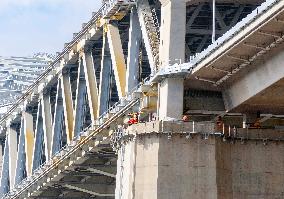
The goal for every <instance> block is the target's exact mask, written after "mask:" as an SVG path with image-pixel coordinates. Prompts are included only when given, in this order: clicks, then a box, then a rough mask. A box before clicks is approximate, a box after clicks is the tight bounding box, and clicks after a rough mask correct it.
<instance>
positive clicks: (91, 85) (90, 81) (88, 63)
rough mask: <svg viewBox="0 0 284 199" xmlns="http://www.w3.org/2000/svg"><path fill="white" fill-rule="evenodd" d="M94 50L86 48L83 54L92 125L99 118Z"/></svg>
mask: <svg viewBox="0 0 284 199" xmlns="http://www.w3.org/2000/svg"><path fill="white" fill-rule="evenodd" d="M91 50H92V49H91V48H90V47H86V48H85V49H84V52H83V53H82V60H83V67H84V71H85V73H84V74H85V79H86V86H87V93H88V101H89V107H90V113H91V119H92V123H95V121H96V119H97V118H98V87H97V79H96V74H95V67H94V61H93V55H92V51H91Z"/></svg>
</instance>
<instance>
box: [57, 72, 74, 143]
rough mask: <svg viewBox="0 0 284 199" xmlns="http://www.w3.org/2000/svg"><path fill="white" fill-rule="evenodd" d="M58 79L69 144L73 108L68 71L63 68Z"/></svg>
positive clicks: (72, 135)
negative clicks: (60, 86) (60, 85)
mask: <svg viewBox="0 0 284 199" xmlns="http://www.w3.org/2000/svg"><path fill="white" fill-rule="evenodd" d="M60 80H61V84H62V98H63V107H64V115H65V126H66V135H67V143H68V144H69V143H70V142H71V140H72V139H73V137H74V132H73V121H74V110H73V100H72V90H71V84H70V73H69V71H66V70H64V69H63V71H62V76H61V77H60Z"/></svg>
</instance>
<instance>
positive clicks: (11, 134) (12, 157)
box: [7, 126, 18, 188]
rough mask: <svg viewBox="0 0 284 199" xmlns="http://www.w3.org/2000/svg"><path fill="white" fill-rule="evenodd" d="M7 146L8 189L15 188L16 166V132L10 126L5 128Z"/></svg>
mask: <svg viewBox="0 0 284 199" xmlns="http://www.w3.org/2000/svg"><path fill="white" fill-rule="evenodd" d="M7 136H8V145H9V182H10V188H14V186H15V174H16V164H17V145H18V143H17V140H18V138H17V137H18V136H17V131H16V130H15V129H13V128H12V127H11V126H8V127H7Z"/></svg>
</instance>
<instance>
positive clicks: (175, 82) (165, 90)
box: [158, 78, 184, 120]
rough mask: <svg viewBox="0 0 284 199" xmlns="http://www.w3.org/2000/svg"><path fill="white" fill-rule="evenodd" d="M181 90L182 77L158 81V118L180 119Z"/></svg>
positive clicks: (181, 108)
mask: <svg viewBox="0 0 284 199" xmlns="http://www.w3.org/2000/svg"><path fill="white" fill-rule="evenodd" d="M183 91H184V87H183V79H179V78H175V79H165V80H164V81H163V82H161V83H160V89H159V100H160V104H159V110H158V112H159V120H167V118H175V119H182V114H183Z"/></svg>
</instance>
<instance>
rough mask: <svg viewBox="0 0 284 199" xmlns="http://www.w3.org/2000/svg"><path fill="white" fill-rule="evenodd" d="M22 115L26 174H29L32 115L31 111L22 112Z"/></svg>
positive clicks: (30, 172) (32, 135)
mask: <svg viewBox="0 0 284 199" xmlns="http://www.w3.org/2000/svg"><path fill="white" fill-rule="evenodd" d="M23 117H24V128H25V151H26V170H27V176H31V174H32V163H33V151H34V129H33V116H32V114H31V113H28V112H23Z"/></svg>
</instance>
